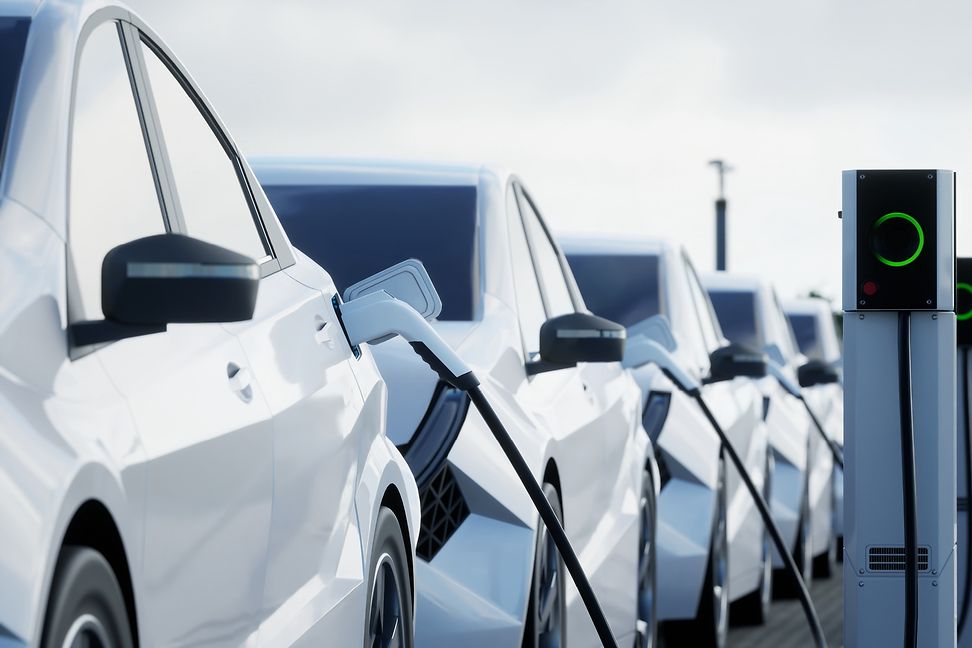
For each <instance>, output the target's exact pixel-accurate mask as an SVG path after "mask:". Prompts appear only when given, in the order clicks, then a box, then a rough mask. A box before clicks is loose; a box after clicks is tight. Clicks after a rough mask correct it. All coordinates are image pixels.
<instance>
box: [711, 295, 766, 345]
mask: <svg viewBox="0 0 972 648" xmlns="http://www.w3.org/2000/svg"><path fill="white" fill-rule="evenodd" d="M709 298H710V299H711V300H712V306H713V307H714V308H715V311H716V315H717V316H718V317H719V324H720V326H721V327H722V334H723V335H725V336H726V338H728V339H729V341H731V342H735V343H736V344H741V345H743V346H745V347H748V348H750V349H754V350H756V349H762V348H763V343H762V342H761V341H760V335H759V330H758V328H757V326H756V298H755V295H754V294H753V293H751V292H748V291H741V290H709Z"/></svg>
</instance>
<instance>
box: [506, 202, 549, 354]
mask: <svg viewBox="0 0 972 648" xmlns="http://www.w3.org/2000/svg"><path fill="white" fill-rule="evenodd" d="M506 211H507V222H508V223H509V224H510V261H511V263H512V265H513V288H514V290H515V291H516V310H517V312H518V315H519V319H520V333H521V334H522V336H523V346H524V348H525V350H526V352H527V354H528V357H527V359H528V360H529V359H530V357H529V356H530V355H531V354H534V353H537V352H538V351H539V350H540V327H541V326H543V323H544V321H546V319H547V316H546V313H545V312H544V310H543V299H542V298H541V296H540V286H539V285H538V284H537V275H536V271H535V270H534V268H533V259H532V258H531V256H530V246H529V245H528V244H527V239H526V233H525V232H524V231H523V219H522V218H521V217H520V209H519V207H518V206H517V200H516V193H515V190H514V189H513V187H510V189H509V191H508V192H507V201H506Z"/></svg>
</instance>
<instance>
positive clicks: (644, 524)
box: [638, 472, 657, 648]
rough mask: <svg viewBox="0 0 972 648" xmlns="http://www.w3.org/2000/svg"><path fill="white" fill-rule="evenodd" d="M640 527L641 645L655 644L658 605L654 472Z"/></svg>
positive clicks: (643, 497) (645, 492)
mask: <svg viewBox="0 0 972 648" xmlns="http://www.w3.org/2000/svg"><path fill="white" fill-rule="evenodd" d="M640 510H641V529H640V533H639V541H638V547H639V549H640V551H639V553H638V621H639V623H638V626H639V629H640V632H639V643H638V645H639V646H640V648H654V646H655V645H656V634H657V632H656V630H657V620H656V619H657V611H656V608H655V587H656V586H655V583H656V577H655V491H654V486H653V484H652V482H651V473H649V472H645V477H644V487H643V489H642V493H641V506H640Z"/></svg>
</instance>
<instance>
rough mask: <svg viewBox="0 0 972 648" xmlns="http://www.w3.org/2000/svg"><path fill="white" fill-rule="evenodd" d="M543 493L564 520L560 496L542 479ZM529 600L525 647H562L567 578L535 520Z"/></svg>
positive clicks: (551, 542)
mask: <svg viewBox="0 0 972 648" xmlns="http://www.w3.org/2000/svg"><path fill="white" fill-rule="evenodd" d="M543 494H544V495H545V496H546V497H547V501H548V502H550V506H551V507H553V510H554V512H555V513H556V514H557V519H559V520H563V519H564V516H563V507H562V506H561V504H560V496H559V495H558V494H557V489H556V488H554V486H553V484H550V483H544V485H543ZM537 525H538V526H537V542H536V548H535V550H534V555H533V580H532V582H531V585H530V603H529V605H528V607H527V617H526V624H525V626H524V630H523V647H524V648H561V647H562V646H565V645H566V640H567V581H566V580H565V577H566V573H565V570H564V561H563V559H562V558H561V557H560V552H559V551H558V550H557V545H556V544H555V543H554V539H553V537H552V536H551V535H550V534H549V533H548V532H547V527H546V526H544V524H543V521H540V520H538V521H537Z"/></svg>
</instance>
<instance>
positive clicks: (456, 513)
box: [415, 464, 469, 562]
mask: <svg viewBox="0 0 972 648" xmlns="http://www.w3.org/2000/svg"><path fill="white" fill-rule="evenodd" d="M420 496H421V498H422V528H421V531H420V532H419V539H418V547H417V548H416V551H415V553H416V554H417V555H418V557H419V558H421V559H422V560H424V561H426V562H428V561H430V560H432V559H433V558H434V557H435V555H436V554H437V553H439V550H440V549H442V547H443V545H445V543H446V542H447V541H448V540H449V538H451V537H452V535H453V534H454V533H455V532H456V530H457V529H458V528H459V525H460V524H462V523H463V521H465V519H466V518H467V517H469V505H468V504H466V500H465V498H464V497H463V496H462V491H461V490H460V489H459V483H458V482H457V481H456V477H455V475H453V474H452V469H451V468H450V467H449V465H448V464H446V465H444V466H442V468H441V469H440V470H439V472H438V473H437V474H436V475H435V477H433V478H432V480H431V482H430V483H429V485H428V486H427V487H426V488H425V489H423V490H422V491H421V492H420Z"/></svg>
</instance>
